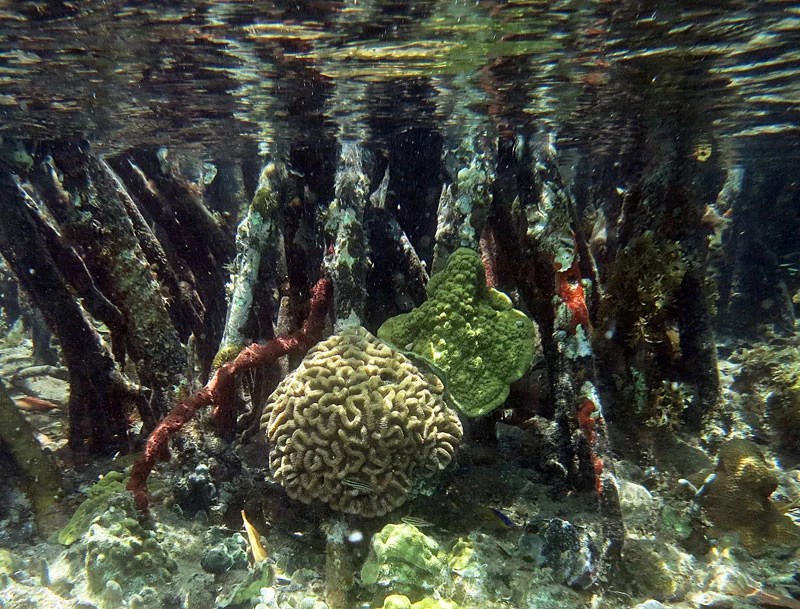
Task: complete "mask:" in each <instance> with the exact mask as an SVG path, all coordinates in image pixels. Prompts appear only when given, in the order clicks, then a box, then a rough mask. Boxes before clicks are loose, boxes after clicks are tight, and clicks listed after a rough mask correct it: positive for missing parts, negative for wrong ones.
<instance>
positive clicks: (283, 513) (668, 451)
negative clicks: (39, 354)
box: [0, 340, 800, 609]
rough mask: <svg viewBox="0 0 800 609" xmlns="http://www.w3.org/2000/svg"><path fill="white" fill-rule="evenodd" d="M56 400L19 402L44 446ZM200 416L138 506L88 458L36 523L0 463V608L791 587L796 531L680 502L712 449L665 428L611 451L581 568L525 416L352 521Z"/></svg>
mask: <svg viewBox="0 0 800 609" xmlns="http://www.w3.org/2000/svg"><path fill="white" fill-rule="evenodd" d="M29 350H30V345H29V344H28V343H27V342H26V341H25V340H20V341H19V343H18V344H16V345H14V346H5V347H4V348H3V349H2V350H0V368H2V370H3V374H4V375H5V376H14V374H15V373H17V372H18V371H19V370H22V369H24V368H25V367H26V366H30V365H31V360H30V359H29ZM722 365H723V366H726V371H725V373H724V374H723V375H722V376H723V379H725V382H726V395H727V396H728V398H731V396H733V397H734V398H735V399H732V398H731V399H730V402H731V404H738V405H739V406H741V404H742V402H743V401H742V399H741V395H739V394H738V393H737V382H736V381H737V379H738V383H739V385H741V384H742V383H743V382H744V380H748V379H747V378H745V377H744V376H743V375H742V374H743V373H742V366H741V361H740V360H739V361H736V359H735V358H734V359H733V360H731V361H728V360H725V361H724V362H723V363H722ZM750 369H751V372H752V369H754V365H753V364H751V365H750ZM775 376H776V375H774V374H773V377H775ZM778 380H780V378H779V379H778ZM763 382H764V383H768V381H767V380H764V381H763ZM769 382H773V383H774V382H777V381H775V379H774V378H773V380H772V381H769ZM31 383H32V384H31V386H30V387H29V388H30V389H31V393H32V394H33V393H38V394H39V395H42V396H43V397H47V398H49V399H52V400H54V401H57V400H58V398H59V395H57V394H58V392H59V391H62V392H63V391H65V389H66V386H65V385H64V384H63V381H58V380H57V379H47V378H44V379H37V380H34V381H31ZM748 383H749V385H748V386H753V384H754V381H752V379H749V380H748ZM756 384H757V383H756ZM62 399H63V398H62ZM63 416H64V414H63V412H61V411H54V412H26V417H28V418H29V419H30V420H31V422H32V423H33V425H34V426H36V428H37V429H38V430H39V434H40V439H41V443H42V444H43V445H44V446H45V447H47V450H49V451H53V452H54V453H56V452H57V451H58V448H59V446H60V444H59V442H60V434H61V433H62V432H61V427H60V423H59V421H60V420H61V419H62V418H63ZM765 417H766V415H765ZM208 423H209V422H208V420H206V419H201V420H199V421H197V422H195V423H193V424H192V426H190V428H189V429H188V430H187V432H186V433H185V434H184V436H183V437H181V438H180V439H178V440H177V441H178V442H181V443H182V444H181V448H182V450H181V452H180V453H178V455H177V458H176V459H174V460H173V462H171V463H170V464H168V465H166V466H164V467H163V468H162V469H160V470H159V471H158V472H157V473H156V474H155V475H154V477H153V481H152V485H151V494H152V499H153V501H152V507H151V512H150V514H149V515H148V516H147V517H144V516H142V515H141V514H140V513H139V512H138V511H137V510H136V509H135V507H134V505H133V503H132V500H131V498H130V496H129V495H128V494H127V492H126V491H125V490H124V484H123V482H124V479H125V475H126V474H125V470H126V467H127V465H128V463H129V462H126V460H125V459H118V460H117V461H116V462H113V461H109V462H106V463H105V464H102V465H98V468H100V469H95V470H93V474H92V475H93V476H94V478H93V480H69V481H68V482H69V483H70V484H71V485H72V487H73V488H79V489H80V490H79V492H77V493H68V494H67V496H65V497H62V498H61V499H60V503H59V505H58V509H57V510H54V513H53V517H52V519H51V520H50V521H49V522H48V523H47V524H46V525H45V526H46V529H42V528H39V530H38V532H37V530H36V524H35V522H34V516H33V513H32V511H31V509H30V504H29V502H28V500H27V498H26V496H25V495H24V493H23V492H22V490H20V489H21V486H20V482H21V479H18V478H15V477H14V476H13V475H11V476H9V477H8V478H6V480H5V481H4V486H5V487H6V489H5V492H4V493H3V495H2V500H0V518H2V520H0V539H2V543H0V546H2V549H0V606H2V607H4V609H5V608H8V609H22V608H27V607H37V608H43V609H44V608H47V609H49V608H52V609H61V608H64V609H66V608H70V609H78V608H80V609H90V608H92V607H96V608H98V609H117V608H131V609H133V608H138V607H147V608H159V607H160V608H164V609H168V608H171V607H181V608H184V609H204V608H211V607H233V608H235V607H247V608H252V607H256V608H257V609H278V608H280V609H288V608H292V609H297V608H303V609H325V608H326V607H331V609H334V608H333V607H332V606H331V605H330V604H329V603H330V602H336V596H335V595H333V596H331V590H330V582H329V581H327V580H328V579H329V578H331V577H336V578H340V579H338V580H337V582H336V584H337V585H339V586H342V589H344V590H345V591H346V593H347V595H348V598H351V599H356V603H357V604H356V606H361V607H365V608H366V607H374V608H383V609H389V608H392V609H398V608H401V607H403V608H405V607H408V608H411V609H426V608H427V609H452V608H455V607H460V608H468V607H481V608H493V607H497V608H501V607H526V608H527V607H537V608H550V607H552V608H554V609H555V608H563V607H587V608H588V607H608V608H609V609H610V608H617V607H620V608H622V607H640V608H642V609H644V608H646V609H659V608H662V607H698V608H699V607H740V606H741V607H745V606H753V605H761V606H786V607H791V606H793V605H792V604H791V603H792V602H797V601H794V600H793V598H792V596H791V595H792V594H797V592H798V588H800V583H798V581H797V573H798V569H800V557H799V556H798V550H797V547H796V545H795V546H791V545H784V546H780V545H778V544H774V545H773V546H772V547H770V548H766V549H765V548H762V547H760V546H759V552H758V556H757V557H754V556H753V555H752V554H751V553H750V552H748V546H749V547H752V545H751V544H750V542H751V541H752V540H748V543H746V544H744V545H743V544H742V543H741V538H740V535H739V533H738V532H737V530H736V529H735V528H733V529H728V530H725V528H724V527H720V526H718V525H719V523H717V526H715V523H714V522H712V521H711V518H712V517H713V510H712V511H711V512H709V514H705V513H703V512H702V510H701V511H700V512H699V513H696V512H693V506H694V504H695V502H696V501H697V499H696V497H695V496H694V494H693V491H692V489H691V488H688V487H687V485H689V486H691V485H692V484H694V483H693V482H689V480H691V479H692V474H694V475H695V476H700V475H703V473H704V470H705V472H708V471H712V470H713V467H714V464H715V463H716V458H715V457H714V456H712V454H709V453H710V452H711V451H710V450H709V449H708V447H707V446H706V445H705V444H704V443H701V442H699V441H696V440H692V439H691V438H681V437H680V436H679V435H678V434H677V433H676V432H671V433H672V436H671V438H669V439H668V440H667V439H664V440H663V441H661V442H660V443H658V450H657V452H656V454H655V455H653V457H652V460H653V462H652V463H650V464H648V465H647V467H645V466H643V465H642V464H639V463H634V462H632V461H621V462H619V463H617V464H616V465H617V472H618V477H619V479H620V500H621V506H622V509H623V517H624V522H625V527H626V531H625V546H624V551H623V555H622V562H621V564H618V565H615V568H616V571H615V572H614V573H612V574H610V575H609V576H608V580H607V581H601V582H596V581H595V580H594V571H595V569H596V568H597V565H596V564H595V560H596V559H597V556H598V548H596V547H594V542H593V540H594V539H598V538H601V536H600V532H599V531H598V530H597V529H596V527H597V526H598V525H597V520H596V518H595V516H596V515H595V511H594V507H593V506H591V505H587V502H586V501H585V496H582V495H580V494H575V495H567V496H560V497H553V496H552V494H551V489H550V488H549V486H548V483H547V478H546V476H545V474H542V473H540V472H537V471H535V470H534V469H532V468H531V467H529V463H530V453H531V450H533V448H532V447H535V445H536V443H537V437H536V433H535V432H534V431H531V430H527V431H525V430H521V429H520V428H518V427H514V426H510V425H504V424H500V425H498V426H497V428H496V433H497V440H498V441H497V445H496V449H495V450H494V452H491V451H486V450H482V451H479V450H476V449H475V448H474V447H472V448H470V447H467V449H466V452H465V453H464V454H462V455H461V456H460V459H459V464H458V465H457V467H456V468H454V469H452V470H450V471H448V472H447V473H446V475H445V476H444V477H443V478H442V479H441V480H440V481H439V486H438V488H436V489H429V492H430V495H428V496H425V495H419V496H417V497H416V498H415V499H413V500H412V501H410V502H409V503H408V504H406V505H405V506H403V508H402V509H401V510H396V511H394V512H391V513H389V514H388V515H386V516H384V517H382V518H376V519H365V518H359V517H352V516H347V515H343V514H339V513H336V512H332V511H330V510H328V509H320V508H317V507H315V506H304V505H300V504H296V503H293V502H291V501H290V500H289V499H288V498H286V496H285V494H284V493H283V491H282V489H280V488H279V487H278V485H277V484H275V483H274V482H272V481H271V478H270V475H269V471H268V466H267V461H266V457H265V453H264V452H263V451H264V450H265V446H264V443H263V439H261V438H252V439H250V440H248V441H246V442H245V443H244V444H243V445H240V446H235V447H234V446H231V445H227V444H225V443H223V442H221V441H219V440H218V439H217V438H216V437H214V436H213V434H211V433H208V432H207V430H206V427H208ZM765 424H766V425H767V426H768V425H769V422H768V418H767V423H765ZM715 434H716V435H715ZM718 434H719V431H718V430H716V431H715V430H714V429H713V426H712V430H711V432H709V434H708V435H707V439H709V440H710V441H711V442H712V444H713V442H715V441H716V440H715V438H717V435H718ZM723 445H724V444H723V443H722V442H719V443H718V444H717V445H716V446H714V449H715V450H714V453H716V450H717V449H719V447H720V446H723ZM761 449H762V451H761V452H766V453H767V454H766V455H762V456H761V457H759V458H758V459H755V457H753V458H754V459H755V461H756V462H757V463H761V464H763V466H762V467H765V468H767V467H768V468H769V471H770V472H771V473H772V474H771V475H773V476H774V483H775V486H776V488H777V490H776V492H775V494H774V495H773V497H775V496H777V497H778V500H777V503H776V504H775V508H774V509H775V511H779V510H783V508H784V507H788V508H791V502H790V501H789V500H790V499H792V498H796V497H797V495H798V492H800V472H799V471H798V470H797V469H790V468H788V467H784V469H781V468H777V467H772V466H771V465H769V464H772V463H773V461H772V460H771V458H770V457H769V452H768V451H764V450H763V449H765V447H764V446H762V447H761ZM748 450H750V449H748ZM756 450H758V449H756ZM706 451H708V452H706ZM745 452H746V451H745ZM761 452H759V454H761ZM739 453H741V451H739ZM739 453H737V454H739ZM748 454H750V453H748ZM751 456H752V455H751ZM103 467H104V468H105V470H104V471H103V470H102V468H103ZM765 471H767V470H765ZM695 482H696V479H695ZM697 484H700V482H697ZM68 486H69V485H68ZM694 490H697V489H694ZM712 490H713V489H712ZM712 497H713V495H712ZM242 507H243V508H244V509H245V510H247V513H248V515H249V517H250V518H251V519H252V521H253V523H254V525H255V526H256V528H257V529H258V530H259V531H260V533H261V535H262V540H261V541H262V542H263V546H264V548H265V549H266V553H267V558H266V560H264V561H263V562H260V563H258V564H256V563H255V562H254V559H253V556H252V552H250V550H249V544H248V541H247V538H246V536H245V535H244V533H243V531H242V529H241V519H237V516H238V514H239V509H238V508H242ZM770 513H772V514H774V513H776V512H770ZM781 513H788V515H787V516H786V518H787V519H789V518H790V516H792V515H793V513H792V512H791V510H790V509H787V510H786V511H785V512H781ZM69 517H71V518H72V520H68V518H69ZM723 524H724V523H723ZM43 533H46V534H43ZM337 544H338V546H341V547H343V548H345V553H346V555H347V557H348V560H349V561H350V562H349V563H348V564H347V566H348V569H349V570H348V569H344V570H342V569H340V570H339V571H337V570H336V569H335V568H334V567H333V566H332V562H335V561H333V559H332V557H333V558H336V555H335V553H332V552H331V548H332V547H333V548H335V547H337ZM343 573H344V577H342V576H343ZM782 600H783V601H785V603H786V604H781V601H782Z"/></svg>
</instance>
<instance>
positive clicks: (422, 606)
mask: <svg viewBox="0 0 800 609" xmlns="http://www.w3.org/2000/svg"><path fill="white" fill-rule="evenodd" d="M381 609H458V605H457V604H456V603H454V602H453V601H447V600H444V599H441V598H436V599H434V598H430V597H426V598H423V599H422V600H421V601H417V602H416V603H412V602H411V600H410V599H409V598H408V597H407V596H403V595H402V594H392V595H390V596H387V597H386V598H385V599H384V601H383V607H381Z"/></svg>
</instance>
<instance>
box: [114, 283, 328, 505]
mask: <svg viewBox="0 0 800 609" xmlns="http://www.w3.org/2000/svg"><path fill="white" fill-rule="evenodd" d="M331 292H332V289H331V283H330V281H329V280H328V279H325V278H323V279H320V280H319V281H317V283H316V284H315V285H314V287H313V288H312V291H311V304H310V310H309V314H308V317H307V318H306V320H305V322H304V323H303V326H302V327H301V328H300V330H298V331H297V332H294V333H292V334H289V335H288V336H282V337H279V338H274V339H272V340H271V341H269V342H267V343H266V344H263V345H259V344H253V345H250V346H249V347H246V348H245V349H243V350H242V351H241V352H240V353H239V355H237V356H236V357H235V358H234V359H233V360H232V361H230V362H228V363H226V364H224V365H223V366H221V367H220V368H218V369H217V370H216V371H215V372H214V375H213V376H212V377H211V380H210V381H208V384H206V386H205V387H203V388H202V389H201V390H200V391H198V392H197V393H195V394H193V395H190V396H189V397H188V398H186V399H185V400H182V401H181V402H179V403H178V404H177V405H176V406H175V408H173V409H172V411H171V412H170V413H169V414H168V415H167V416H166V417H165V418H164V419H163V420H162V421H161V422H160V423H159V424H158V426H157V427H156V428H155V429H154V430H153V432H152V433H151V434H150V436H149V437H148V438H147V443H146V444H145V448H144V452H143V453H142V455H141V456H140V457H139V458H138V459H137V460H136V463H135V464H134V466H133V470H132V471H131V477H130V480H129V482H128V486H127V488H128V490H129V491H130V492H132V493H133V496H134V500H135V502H136V506H137V507H138V508H139V509H140V510H142V511H146V510H147V508H148V505H149V499H148V496H147V478H148V476H149V475H150V472H151V471H153V468H154V467H155V464H156V462H157V461H158V460H159V459H162V458H167V457H168V455H169V453H168V449H167V443H168V442H169V438H170V436H172V435H173V434H174V433H176V432H178V431H179V430H180V429H181V428H182V427H183V426H184V425H185V424H186V423H187V422H188V421H189V420H191V418H192V417H193V416H194V414H195V413H196V412H197V411H198V410H200V409H201V408H204V407H205V406H209V405H211V404H215V405H216V409H215V412H214V415H215V417H216V419H217V424H218V425H221V426H225V425H232V424H233V421H232V419H233V412H232V407H233V402H234V391H235V387H236V385H235V382H234V381H235V380H236V375H237V374H239V373H240V372H242V371H244V370H249V369H252V368H255V367H257V366H262V365H264V364H270V363H273V362H275V361H277V359H278V358H280V357H282V356H284V355H287V354H289V353H296V352H299V351H303V350H305V349H307V348H308V347H310V346H311V345H312V344H314V343H315V342H317V341H318V340H319V339H320V338H321V337H322V332H323V329H324V326H325V316H326V313H327V311H328V308H329V303H330V300H331Z"/></svg>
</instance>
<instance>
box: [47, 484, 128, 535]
mask: <svg viewBox="0 0 800 609" xmlns="http://www.w3.org/2000/svg"><path fill="white" fill-rule="evenodd" d="M125 483H126V479H125V475H124V474H123V473H122V472H108V473H107V474H106V475H105V476H103V477H102V478H101V479H100V480H98V481H97V482H95V483H94V484H93V485H92V486H90V487H89V488H88V490H87V491H86V500H85V501H84V502H83V503H81V504H80V505H79V506H78V509H77V510H75V513H74V514H73V515H72V518H70V520H69V522H68V523H67V524H66V526H65V527H64V528H63V529H61V531H59V533H58V537H57V539H58V543H60V544H62V545H65V546H69V545H72V544H73V543H75V542H76V541H78V540H79V539H80V538H81V537H82V536H83V535H84V534H85V533H86V532H87V531H88V530H89V527H90V526H91V525H92V522H94V520H95V519H96V518H97V517H98V516H100V515H101V514H102V513H103V512H105V511H106V510H107V509H108V507H109V505H110V504H111V503H113V502H112V497H113V496H114V495H117V494H119V493H126V492H127V491H126V490H125Z"/></svg>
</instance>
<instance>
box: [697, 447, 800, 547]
mask: <svg viewBox="0 0 800 609" xmlns="http://www.w3.org/2000/svg"><path fill="white" fill-rule="evenodd" d="M707 487H708V489H707V492H706V494H705V497H704V498H703V507H704V509H705V513H706V515H707V516H708V518H709V519H710V520H711V522H712V523H713V524H714V525H715V526H716V527H717V528H719V529H720V530H722V531H735V532H736V533H738V534H739V538H740V541H741V544H742V546H744V547H745V549H747V550H748V551H749V552H750V553H751V554H753V555H754V556H760V555H763V554H765V553H766V552H767V551H768V550H769V549H770V548H771V547H774V546H790V547H798V546H800V527H798V526H797V525H795V524H794V522H793V521H792V519H791V518H789V516H787V515H786V514H783V513H781V512H780V510H778V508H777V507H776V506H775V504H773V503H772V501H771V500H770V495H771V494H772V493H773V492H774V491H775V489H776V488H777V487H778V477H777V474H776V472H775V469H774V467H773V466H771V465H770V464H769V463H768V462H767V460H766V459H765V458H764V455H763V454H762V453H761V451H760V450H759V448H758V446H756V445H755V444H754V443H753V442H751V441H749V440H741V439H736V440H729V441H728V442H726V443H725V444H723V445H722V447H721V448H720V451H719V455H718V461H717V467H716V470H715V471H714V477H713V479H711V480H710V481H709V482H708V483H707Z"/></svg>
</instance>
